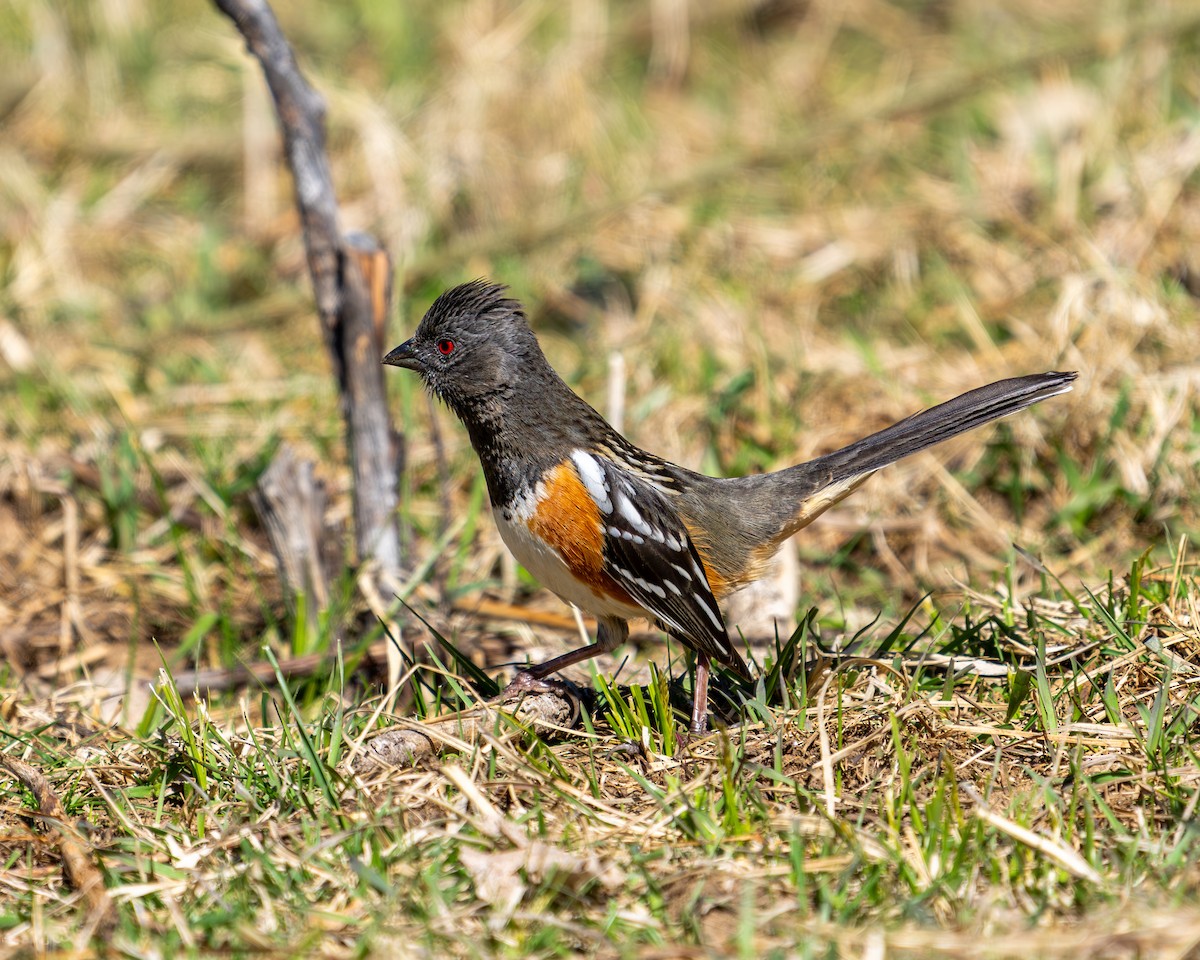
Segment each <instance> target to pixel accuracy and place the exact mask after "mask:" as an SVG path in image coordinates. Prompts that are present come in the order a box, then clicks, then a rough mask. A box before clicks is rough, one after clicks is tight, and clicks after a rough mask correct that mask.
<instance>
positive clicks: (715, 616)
mask: <svg viewBox="0 0 1200 960" xmlns="http://www.w3.org/2000/svg"><path fill="white" fill-rule="evenodd" d="M692 597H693V598H695V600H696V602H697V603H698V604H699V605H700V606H701V607H703V608H704V612H705V613H707V614H708V619H709V620H711V621H712V625H713V626H714V627H716V628H717V632H718V633H720V632H722V627H721V616H720V614H719V613H718V612H717V611H716V610H714V609H713V608H712V606H711V605H710V604H709V602H708V597H706V596H705V595H704V594H702V593H698V592H693V593H692Z"/></svg>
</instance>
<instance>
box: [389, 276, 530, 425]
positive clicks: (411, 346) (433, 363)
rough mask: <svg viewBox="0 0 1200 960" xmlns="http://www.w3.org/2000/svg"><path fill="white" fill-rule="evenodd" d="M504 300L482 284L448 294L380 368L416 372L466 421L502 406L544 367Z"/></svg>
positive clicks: (525, 326)
mask: <svg viewBox="0 0 1200 960" xmlns="http://www.w3.org/2000/svg"><path fill="white" fill-rule="evenodd" d="M504 294H505V287H503V286H501V285H499V284H494V283H489V282H487V281H486V280H475V281H472V282H471V283H464V284H463V285H462V286H458V287H454V288H453V289H451V290H447V291H446V292H445V293H443V294H442V295H441V296H440V297H438V298H437V299H436V300H435V301H434V302H433V306H431V307H430V308H429V311H428V312H427V313H426V314H425V316H424V318H423V319H422V320H421V323H420V324H419V325H418V327H417V330H416V333H414V334H413V336H412V338H411V339H410V340H406V341H405V342H404V343H402V344H400V346H398V347H396V349H395V350H393V351H391V352H390V353H389V354H388V355H387V356H385V357H384V358H383V362H384V363H388V364H391V365H392V366H396V367H407V368H408V369H409V370H416V371H417V373H419V374H420V375H421V379H423V380H424V381H425V385H426V386H427V387H428V388H429V389H430V391H432V392H433V393H434V394H436V395H437V396H438V397H440V398H441V399H442V400H443V401H445V403H446V404H447V405H448V406H449V407H450V408H451V409H452V410H454V412H455V413H457V414H458V415H459V417H461V418H462V419H464V420H467V419H470V418H471V417H472V415H473V414H475V415H478V414H481V413H484V412H485V411H486V410H487V409H496V408H497V407H499V406H502V405H503V404H504V402H505V401H506V400H507V399H509V398H510V397H511V395H512V392H513V389H514V387H515V386H516V385H517V383H518V382H519V381H520V380H521V379H523V378H527V377H529V376H530V375H536V374H538V373H540V372H541V368H542V367H545V366H546V361H545V358H544V357H543V355H542V351H541V348H540V347H539V346H538V343H537V339H536V338H535V337H534V335H533V332H532V331H531V330H530V329H529V323H528V322H527V321H526V319H525V313H524V311H523V310H522V309H521V304H520V303H518V302H517V301H516V300H513V299H510V298H509V297H506V296H505V295H504Z"/></svg>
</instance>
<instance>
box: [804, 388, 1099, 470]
mask: <svg viewBox="0 0 1200 960" xmlns="http://www.w3.org/2000/svg"><path fill="white" fill-rule="evenodd" d="M1076 376H1078V374H1076V373H1074V372H1068V373H1039V374H1034V375H1033V376H1028V377H1015V378H1014V379H1012V380H997V381H996V382H995V383H989V384H988V385H987V386H986V387H980V388H979V389H977V390H971V391H970V392H968V393H964V394H963V395H962V396H960V397H955V398H954V399H953V400H947V401H946V402H945V403H939V404H938V405H937V406H936V407H930V408H929V409H928V410H922V411H921V412H920V413H914V414H913V415H912V416H911V417H908V418H907V419H905V420H901V421H900V422H899V423H895V424H892V426H890V427H887V428H885V429H883V430H880V431H879V432H878V433H873V434H871V435H870V436H869V437H865V438H863V439H862V440H858V441H856V442H854V443H852V444H850V445H849V446H847V447H842V449H841V450H835V451H834V452H833V453H828V454H826V455H825V456H823V457H818V458H817V459H816V460H812V461H810V462H808V463H806V464H801V465H800V467H795V468H793V469H801V468H815V469H816V470H817V471H818V472H819V473H826V472H827V475H829V476H830V479H831V480H832V481H833V482H835V483H836V482H839V481H844V480H847V479H851V478H853V477H855V476H859V475H861V474H868V473H874V472H875V471H876V470H878V469H879V468H880V467H886V466H887V465H888V464H889V463H895V462H896V461H897V460H899V459H901V458H903V457H907V456H909V455H910V454H913V453H917V452H919V451H921V450H924V449H926V448H927V447H932V446H933V445H934V444H937V443H941V442H942V441H943V440H949V439H950V438H951V437H956V436H958V435H959V434H960V433H965V432H966V431H968V430H974V429H975V428H976V427H982V426H983V425H984V424H985V423H990V422H991V421H992V420H998V419H1000V418H1001V417H1007V416H1008V415H1009V414H1012V413H1016V412H1017V411H1019V410H1024V409H1025V408H1026V407H1030V406H1032V405H1033V404H1035V403H1039V402H1041V401H1042V400H1048V399H1049V398H1050V397H1056V396H1058V395H1059V394H1060V393H1066V392H1067V391H1068V390H1070V389H1071V383H1072V382H1073V381H1074V380H1075V378H1076ZM784 472H785V473H786V472H787V471H784Z"/></svg>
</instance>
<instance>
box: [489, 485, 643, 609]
mask: <svg viewBox="0 0 1200 960" xmlns="http://www.w3.org/2000/svg"><path fill="white" fill-rule="evenodd" d="M532 509H533V504H525V503H523V502H518V503H517V504H515V505H514V506H513V507H505V508H494V509H493V511H492V512H493V515H494V516H495V519H496V529H497V530H499V531H500V539H501V540H503V541H504V545H505V546H506V547H508V549H509V550H510V551H511V552H512V555H513V556H514V557H516V558H517V562H518V563H519V564H521V566H523V567H524V568H525V569H526V570H528V571H529V572H530V574H532V576H533V578H534V579H535V580H537V581H538V583H540V584H541V585H542V586H543V587H545V588H546V589H547V590H550V591H552V592H553V593H555V594H557V595H558V596H559V597H561V598H562V599H563V600H565V601H567V603H572V604H574V605H575V606H577V607H579V609H580V610H583V611H584V612H585V613H590V614H592V615H593V616H596V617H621V618H622V619H626V620H627V619H629V618H630V617H644V616H646V613H645V611H644V610H642V609H641V608H640V607H632V606H630V605H629V604H626V603H620V602H618V601H616V600H612V599H609V598H608V597H605V596H602V595H597V594H596V592H595V591H593V590H592V588H591V587H590V586H588V585H587V584H586V583H584V582H583V581H581V580H578V579H577V578H576V577H575V575H574V574H572V573H571V570H570V568H569V567H568V566H567V564H566V562H565V561H564V560H563V558H562V554H560V553H559V552H558V551H557V550H555V549H554V548H553V547H551V546H550V545H549V544H547V543H544V542H543V541H542V540H541V539H539V538H538V537H535V536H534V535H533V533H532V532H531V531H530V529H529V525H528V523H527V522H526V518H527V516H528V515H529V514H530V513H531V512H532Z"/></svg>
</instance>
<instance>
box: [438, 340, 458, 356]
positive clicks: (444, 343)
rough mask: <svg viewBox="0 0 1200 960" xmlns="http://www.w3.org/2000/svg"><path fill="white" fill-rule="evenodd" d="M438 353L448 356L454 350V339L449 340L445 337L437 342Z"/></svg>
mask: <svg viewBox="0 0 1200 960" xmlns="http://www.w3.org/2000/svg"><path fill="white" fill-rule="evenodd" d="M437 348H438V353H440V354H441V355H442V356H443V357H448V356H450V354H452V353H453V352H454V341H453V340H447V339H445V338H444V337H443V338H442V339H441V340H439V341H438V342H437Z"/></svg>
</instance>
